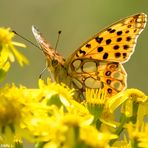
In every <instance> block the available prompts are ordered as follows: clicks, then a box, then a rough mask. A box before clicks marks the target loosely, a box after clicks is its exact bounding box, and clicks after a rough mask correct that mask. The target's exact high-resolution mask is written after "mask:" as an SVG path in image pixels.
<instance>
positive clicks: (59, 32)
mask: <svg viewBox="0 0 148 148" xmlns="http://www.w3.org/2000/svg"><path fill="white" fill-rule="evenodd" d="M61 32H62V31H61V30H59V31H58V37H57V41H56V45H55V48H54V49H55V50H56V49H57V46H58V43H59V39H60V34H61Z"/></svg>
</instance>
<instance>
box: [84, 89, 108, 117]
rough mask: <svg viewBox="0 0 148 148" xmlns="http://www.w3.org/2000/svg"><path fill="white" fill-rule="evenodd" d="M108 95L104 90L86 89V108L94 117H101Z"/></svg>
mask: <svg viewBox="0 0 148 148" xmlns="http://www.w3.org/2000/svg"><path fill="white" fill-rule="evenodd" d="M106 100H107V98H106V94H105V91H104V90H103V89H86V106H87V108H88V110H89V111H90V113H91V114H92V115H94V117H97V118H98V117H99V115H100V114H101V113H102V111H103V108H104V106H105V102H106Z"/></svg>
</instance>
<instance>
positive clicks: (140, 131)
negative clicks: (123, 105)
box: [127, 122, 148, 148]
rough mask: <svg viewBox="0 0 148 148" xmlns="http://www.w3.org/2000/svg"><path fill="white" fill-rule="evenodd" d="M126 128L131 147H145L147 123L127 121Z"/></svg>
mask: <svg viewBox="0 0 148 148" xmlns="http://www.w3.org/2000/svg"><path fill="white" fill-rule="evenodd" d="M127 130H128V135H129V138H130V141H131V146H132V147H140V148H146V147H147V146H148V136H147V135H148V124H143V125H141V124H139V122H137V123H136V124H132V123H129V124H128V125H127Z"/></svg>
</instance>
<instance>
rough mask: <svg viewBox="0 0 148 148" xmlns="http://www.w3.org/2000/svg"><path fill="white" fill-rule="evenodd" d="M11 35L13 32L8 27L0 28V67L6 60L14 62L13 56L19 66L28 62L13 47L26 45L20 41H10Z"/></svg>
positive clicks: (12, 35)
mask: <svg viewBox="0 0 148 148" xmlns="http://www.w3.org/2000/svg"><path fill="white" fill-rule="evenodd" d="M13 37H14V33H13V32H12V31H11V30H10V28H2V27H1V28H0V68H2V67H3V66H4V65H5V63H6V62H7V63H8V62H9V61H10V62H14V61H15V57H16V59H17V60H18V62H19V64H20V65H21V66H23V64H27V63H28V60H27V59H26V58H25V57H24V56H23V55H22V54H21V53H20V52H19V51H18V50H17V49H16V48H15V46H18V47H26V46H25V45H24V44H22V43H18V42H14V41H12V39H13Z"/></svg>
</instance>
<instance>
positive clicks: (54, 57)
mask: <svg viewBox="0 0 148 148" xmlns="http://www.w3.org/2000/svg"><path fill="white" fill-rule="evenodd" d="M32 32H33V34H34V37H35V39H36V40H37V42H38V44H39V46H40V47H41V49H42V51H43V53H44V54H45V56H46V58H47V62H48V67H49V69H50V70H52V69H55V68H56V67H57V66H58V65H64V63H65V59H64V58H63V57H62V56H61V55H60V54H59V53H58V52H57V51H56V50H55V49H54V48H52V46H51V45H50V44H49V43H48V42H47V41H46V40H45V38H44V37H43V35H42V34H41V32H39V30H38V29H37V28H36V27H35V26H32Z"/></svg>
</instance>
